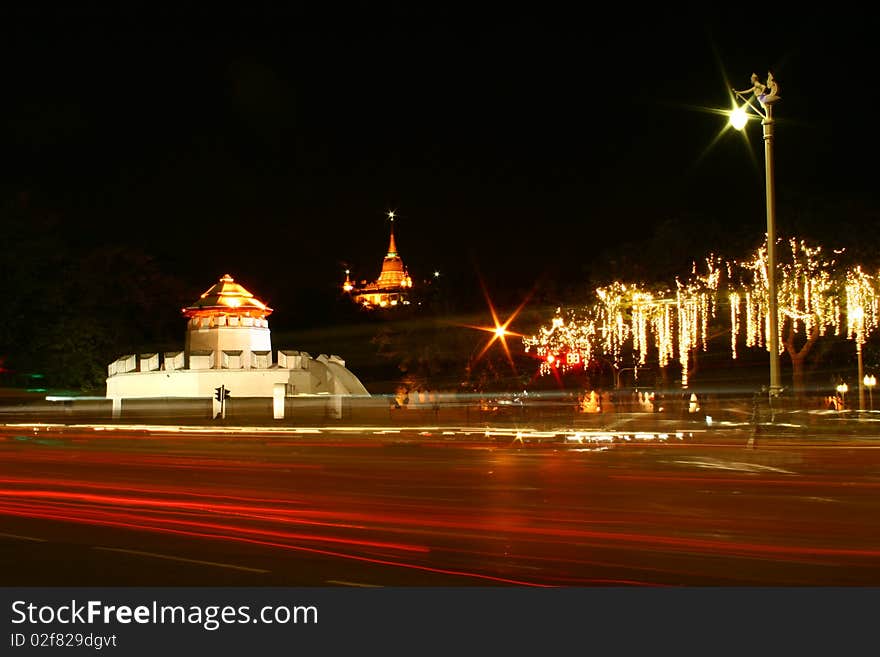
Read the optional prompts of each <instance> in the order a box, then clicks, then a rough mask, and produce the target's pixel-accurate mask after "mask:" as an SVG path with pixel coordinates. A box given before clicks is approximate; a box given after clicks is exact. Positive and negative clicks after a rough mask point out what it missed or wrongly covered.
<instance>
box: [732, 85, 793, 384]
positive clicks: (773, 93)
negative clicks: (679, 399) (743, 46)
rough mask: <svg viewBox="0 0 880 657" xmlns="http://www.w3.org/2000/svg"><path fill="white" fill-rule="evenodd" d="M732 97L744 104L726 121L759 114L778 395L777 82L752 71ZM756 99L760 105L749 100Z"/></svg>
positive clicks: (773, 377) (741, 122) (737, 124)
mask: <svg viewBox="0 0 880 657" xmlns="http://www.w3.org/2000/svg"><path fill="white" fill-rule="evenodd" d="M733 93H734V94H736V97H737V98H739V99H741V100H742V101H744V103H745V104H744V105H741V106H739V107H737V108H735V109H734V110H733V111H732V112H731V113H730V124H731V125H732V126H733V127H734V128H736V129H737V130H742V129H743V128H744V127H745V125H746V123H747V122H748V118H749V117H748V109H747V108H749V109H751V110H752V111H753V112H755V113H756V114H757V115H758V116H760V117H761V119H762V120H761V125H763V126H764V166H765V169H766V176H765V177H766V179H767V284H768V288H769V289H768V292H769V295H770V302H769V315H770V318H769V319H770V326H769V327H768V328H769V331H768V332H769V333H770V335H769V345H768V346H769V348H770V394H771V395H778V394H779V392H780V391H781V390H782V385H781V384H780V378H779V317H778V315H777V310H776V307H777V296H776V203H775V189H774V184H773V103H775V102H776V101H778V100H779V85H778V84H777V83H776V80H774V79H773V74H772V73H767V84H766V85H765V84H762V83H761V81H760V80H759V79H758V76H757V74H755V73H752V86H751V88H749V89H746V90H745V91H737V90H736V89H733ZM752 98H756V99H757V100H758V103H759V105H760V107H758V106H756V105H755V104H754V103H753V102H752Z"/></svg>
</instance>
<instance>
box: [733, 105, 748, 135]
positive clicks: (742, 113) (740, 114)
mask: <svg viewBox="0 0 880 657" xmlns="http://www.w3.org/2000/svg"><path fill="white" fill-rule="evenodd" d="M748 120H749V115H748V114H747V113H746V109H745V107H743V106H740V107H737V108H735V109H734V110H732V111H731V112H730V125H732V126H733V127H734V128H735V129H736V130H742V129H743V128H745V127H746V123H748Z"/></svg>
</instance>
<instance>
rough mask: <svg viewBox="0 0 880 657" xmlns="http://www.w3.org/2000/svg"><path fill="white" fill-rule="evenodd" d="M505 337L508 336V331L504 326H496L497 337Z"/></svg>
mask: <svg viewBox="0 0 880 657" xmlns="http://www.w3.org/2000/svg"><path fill="white" fill-rule="evenodd" d="M505 335H507V329H505V328H504V327H503V326H496V327H495V337H496V338H503V337H504V336H505Z"/></svg>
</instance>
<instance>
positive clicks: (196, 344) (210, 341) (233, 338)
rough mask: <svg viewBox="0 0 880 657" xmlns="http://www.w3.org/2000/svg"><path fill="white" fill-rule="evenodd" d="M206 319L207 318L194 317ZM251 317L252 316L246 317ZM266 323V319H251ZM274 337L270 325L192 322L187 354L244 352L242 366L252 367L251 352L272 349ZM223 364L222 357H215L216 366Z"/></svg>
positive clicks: (187, 337)
mask: <svg viewBox="0 0 880 657" xmlns="http://www.w3.org/2000/svg"><path fill="white" fill-rule="evenodd" d="M194 319H202V320H204V319H206V318H194ZM244 319H250V318H244ZM254 321H258V322H261V323H263V324H265V320H251V322H254ZM271 350H272V339H271V336H270V333H269V328H268V326H265V327H262V326H213V327H206V328H194V327H193V324H192V322H190V325H189V327H188V330H187V332H186V355H187V362H188V361H189V355H190V353H192V352H194V351H213V352H214V353H215V354H222V353H223V352H224V351H226V352H232V351H240V352H242V362H241V367H244V368H246V369H247V368H249V367H251V352H253V351H271ZM219 366H222V360H221V359H220V358H217V359H215V363H214V367H219Z"/></svg>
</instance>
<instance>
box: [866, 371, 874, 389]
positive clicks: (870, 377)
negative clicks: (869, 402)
mask: <svg viewBox="0 0 880 657" xmlns="http://www.w3.org/2000/svg"><path fill="white" fill-rule="evenodd" d="M864 384H865V385H866V386H868V387H869V388H873V387H874V386H875V385H877V378H876V377H875V376H874V375H873V374H866V375H865V380H864Z"/></svg>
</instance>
